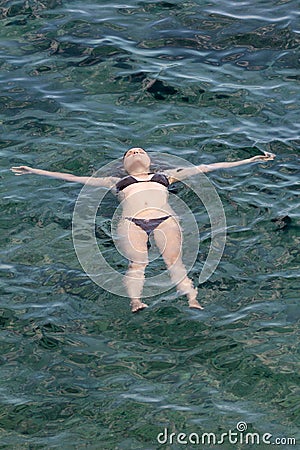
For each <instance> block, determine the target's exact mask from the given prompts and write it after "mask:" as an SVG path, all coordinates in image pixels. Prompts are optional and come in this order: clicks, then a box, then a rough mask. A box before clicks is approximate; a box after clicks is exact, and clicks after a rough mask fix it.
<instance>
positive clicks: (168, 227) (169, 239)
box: [154, 217, 182, 264]
mask: <svg viewBox="0 0 300 450" xmlns="http://www.w3.org/2000/svg"><path fill="white" fill-rule="evenodd" d="M154 239H155V243H156V245H157V247H158V249H159V251H160V252H161V254H162V256H163V258H164V260H165V261H166V263H168V264H174V263H175V262H176V261H177V260H178V258H181V251H182V231H181V227H180V224H179V222H178V220H176V219H175V218H174V217H169V219H166V220H165V221H164V222H162V223H161V224H160V225H159V226H158V227H157V228H156V229H155V230H154Z"/></svg>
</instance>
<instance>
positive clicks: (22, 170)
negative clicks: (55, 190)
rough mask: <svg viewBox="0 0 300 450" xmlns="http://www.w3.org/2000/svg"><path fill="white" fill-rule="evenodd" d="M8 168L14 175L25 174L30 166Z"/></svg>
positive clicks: (29, 169) (28, 171)
mask: <svg viewBox="0 0 300 450" xmlns="http://www.w3.org/2000/svg"><path fill="white" fill-rule="evenodd" d="M10 170H11V171H12V172H14V174H15V175H25V174H28V173H30V172H31V168H30V167H28V166H18V167H11V169H10Z"/></svg>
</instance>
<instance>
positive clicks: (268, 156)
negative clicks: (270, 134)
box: [264, 151, 276, 159]
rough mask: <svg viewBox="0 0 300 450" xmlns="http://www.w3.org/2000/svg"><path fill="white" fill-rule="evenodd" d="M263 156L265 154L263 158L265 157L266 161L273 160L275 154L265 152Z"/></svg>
mask: <svg viewBox="0 0 300 450" xmlns="http://www.w3.org/2000/svg"><path fill="white" fill-rule="evenodd" d="M264 154H265V156H266V157H267V158H268V159H275V158H276V155H275V153H271V152H266V151H264Z"/></svg>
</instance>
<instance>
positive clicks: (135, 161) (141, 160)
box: [123, 147, 150, 173]
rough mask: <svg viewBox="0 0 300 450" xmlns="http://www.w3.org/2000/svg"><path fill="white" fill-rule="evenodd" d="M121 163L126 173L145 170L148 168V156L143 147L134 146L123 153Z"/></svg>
mask: <svg viewBox="0 0 300 450" xmlns="http://www.w3.org/2000/svg"><path fill="white" fill-rule="evenodd" d="M123 164H124V169H125V170H126V172H128V173H130V172H131V173H134V172H141V171H145V172H146V171H148V170H149V168H150V158H149V156H148V154H147V152H146V151H145V150H144V149H142V148H139V147H137V148H136V147H134V148H131V149H130V150H128V151H127V152H126V153H125V156H124V160H123Z"/></svg>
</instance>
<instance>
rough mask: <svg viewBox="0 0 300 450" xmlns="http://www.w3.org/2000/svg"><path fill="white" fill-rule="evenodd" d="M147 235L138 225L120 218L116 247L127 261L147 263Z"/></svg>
mask: <svg viewBox="0 0 300 450" xmlns="http://www.w3.org/2000/svg"><path fill="white" fill-rule="evenodd" d="M147 241H148V235H147V233H146V232H145V231H144V230H142V229H141V227H139V226H138V225H136V224H135V223H133V222H131V221H130V220H128V219H122V220H121V221H120V223H119V225H118V248H119V250H120V251H121V253H122V255H123V256H125V258H127V259H129V261H132V262H135V263H141V264H148V248H147Z"/></svg>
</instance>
